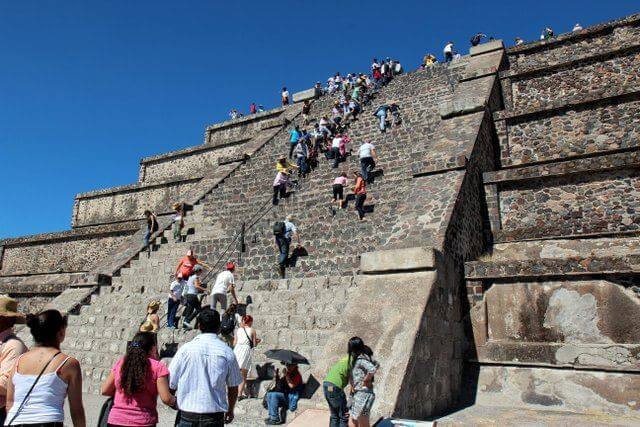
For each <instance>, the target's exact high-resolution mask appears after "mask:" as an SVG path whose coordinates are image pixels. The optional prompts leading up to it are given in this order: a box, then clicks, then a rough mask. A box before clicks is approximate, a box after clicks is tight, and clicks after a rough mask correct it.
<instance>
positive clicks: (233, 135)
mask: <svg viewBox="0 0 640 427" xmlns="http://www.w3.org/2000/svg"><path fill="white" fill-rule="evenodd" d="M284 111H285V108H283V107H280V108H275V109H272V110H269V111H265V112H262V113H258V114H253V115H249V116H245V117H242V118H239V119H235V120H227V121H224V122H221V123H218V124H215V125H211V126H207V128H206V129H205V132H204V144H210V145H225V144H227V143H228V142H229V141H236V140H239V139H245V138H252V137H253V136H255V134H256V133H258V132H259V131H261V130H264V129H269V128H272V127H277V126H281V125H282V120H281V117H280V116H281V115H282V113H283V112H284Z"/></svg>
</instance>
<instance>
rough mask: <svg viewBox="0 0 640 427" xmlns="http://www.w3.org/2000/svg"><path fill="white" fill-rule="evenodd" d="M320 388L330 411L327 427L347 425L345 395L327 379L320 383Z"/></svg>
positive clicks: (344, 426)
mask: <svg viewBox="0 0 640 427" xmlns="http://www.w3.org/2000/svg"><path fill="white" fill-rule="evenodd" d="M322 388H323V389H324V398H325V399H327V403H328V404H329V411H330V412H331V416H330V418H329V427H347V423H348V421H349V417H348V416H347V396H346V395H345V394H344V391H342V389H341V388H339V387H336V386H335V385H333V384H331V383H330V382H327V381H325V382H324V383H323V384H322Z"/></svg>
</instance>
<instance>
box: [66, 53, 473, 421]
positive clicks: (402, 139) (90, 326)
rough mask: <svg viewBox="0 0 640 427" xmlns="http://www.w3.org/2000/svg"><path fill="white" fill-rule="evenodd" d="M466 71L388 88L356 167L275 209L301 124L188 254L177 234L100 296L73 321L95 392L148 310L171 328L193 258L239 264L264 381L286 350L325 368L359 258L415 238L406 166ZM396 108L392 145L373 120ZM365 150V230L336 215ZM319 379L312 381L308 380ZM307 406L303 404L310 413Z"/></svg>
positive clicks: (172, 337)
mask: <svg viewBox="0 0 640 427" xmlns="http://www.w3.org/2000/svg"><path fill="white" fill-rule="evenodd" d="M463 69H464V63H461V64H459V65H458V67H451V68H449V67H445V66H440V67H434V68H433V69H429V70H424V71H418V72H415V73H410V74H408V75H404V76H400V77H398V78H396V79H395V80H394V81H392V82H391V83H390V84H389V85H388V86H386V87H384V88H382V89H381V90H380V93H378V94H377V95H376V97H375V98H374V100H373V101H372V102H371V104H370V105H367V106H365V108H364V111H363V113H362V115H361V116H360V118H359V119H358V120H357V121H355V122H354V123H353V124H351V126H350V128H349V131H348V133H349V135H350V136H351V137H352V139H353V141H354V145H353V146H352V147H350V148H351V149H352V150H353V152H354V155H351V156H348V157H347V160H346V161H345V163H343V164H341V165H340V167H339V168H338V169H332V168H331V167H330V162H328V161H326V160H325V159H324V158H322V157H321V158H320V159H319V160H320V164H319V166H318V168H317V169H315V170H314V171H312V172H311V173H310V175H309V177H307V178H306V179H304V180H300V182H299V185H298V187H297V188H296V189H295V191H294V192H293V193H292V194H291V196H290V197H289V198H287V199H285V200H284V201H283V202H282V203H281V204H280V205H278V206H275V207H274V206H271V203H270V200H271V183H272V181H273V176H274V175H275V167H274V166H275V162H276V159H277V158H278V157H280V156H281V155H282V154H283V153H286V152H287V151H288V145H289V143H288V130H290V129H292V127H293V126H295V125H296V124H297V123H298V120H299V119H298V118H295V119H294V120H293V122H292V123H291V124H290V125H289V126H287V127H286V128H284V129H283V130H282V131H281V132H280V133H279V135H278V136H277V137H276V138H274V139H273V140H272V141H271V142H269V143H268V144H266V145H265V146H264V147H263V148H262V149H261V150H260V151H259V152H257V153H256V154H254V155H253V156H252V157H251V158H250V159H248V160H247V161H246V163H245V164H244V165H243V166H242V167H240V168H239V169H237V170H236V171H235V172H234V173H233V174H232V175H231V176H229V177H228V178H227V179H225V181H224V182H223V183H222V184H220V185H218V186H217V188H216V189H215V190H214V191H212V192H211V193H210V194H208V195H207V196H206V197H205V198H204V199H202V201H201V202H200V203H198V204H196V205H195V206H194V210H193V212H191V213H190V214H189V215H188V216H187V217H186V221H187V225H186V228H188V229H189V230H190V231H189V234H188V235H187V237H186V240H185V241H184V242H180V243H175V242H173V241H172V239H171V234H172V232H171V229H167V230H166V231H165V232H164V234H163V235H162V236H160V237H159V238H158V239H156V242H155V244H154V246H153V249H154V250H153V251H152V252H151V254H150V256H147V255H146V253H141V254H140V255H139V256H138V257H137V258H136V259H133V260H132V261H130V262H129V263H128V265H127V266H125V267H124V268H122V269H121V270H120V273H119V275H118V276H116V277H113V279H112V285H111V287H108V288H104V287H103V288H100V289H99V290H98V292H97V293H95V294H94V295H92V296H91V301H90V303H89V304H87V305H85V306H83V307H81V309H80V312H79V314H78V315H76V316H71V318H70V330H69V334H68V336H69V339H68V340H67V341H66V342H65V349H66V350H67V351H69V352H70V353H71V354H74V355H76V357H78V358H79V360H80V362H81V364H82V366H83V372H84V377H85V382H84V389H85V391H86V392H90V393H96V392H97V391H98V389H99V385H100V382H101V381H102V380H103V379H104V378H105V377H106V375H107V373H108V371H109V369H110V368H111V366H112V365H113V363H114V362H115V360H117V358H118V357H120V356H121V355H122V354H123V353H124V351H125V348H126V342H127V340H128V339H130V337H131V336H132V335H133V334H134V333H135V331H136V330H137V328H138V326H139V324H140V322H141V321H142V318H143V317H144V309H145V307H146V305H147V303H148V302H149V301H151V300H153V299H158V300H160V301H161V302H162V303H163V308H162V310H161V313H160V314H161V316H162V318H163V322H164V310H165V306H164V303H165V301H166V297H167V290H168V285H169V283H170V281H171V280H172V275H173V272H174V269H175V265H176V263H177V260H178V259H179V258H180V257H182V256H184V253H185V252H186V250H187V249H194V250H195V251H196V253H197V254H198V256H199V257H201V258H202V259H204V260H205V261H207V262H208V263H210V264H213V265H215V266H216V267H217V269H219V268H220V266H221V265H222V263H223V262H225V261H226V260H228V259H234V260H236V261H238V263H239V268H238V278H239V284H238V292H239V295H240V297H241V299H243V300H246V299H247V297H249V296H250V297H251V298H250V299H251V301H252V304H250V305H248V306H247V307H246V310H247V312H248V313H250V314H252V315H253V316H254V317H255V319H256V320H255V327H256V329H257V330H258V331H259V335H260V337H261V338H262V339H263V343H262V344H261V346H260V347H258V350H257V351H256V353H255V359H254V364H255V365H258V366H260V369H261V370H262V369H264V367H265V365H267V364H268V363H269V361H268V360H266V358H265V357H264V355H263V354H262V352H263V351H264V350H267V349H269V348H277V347H285V348H292V349H294V350H297V351H300V352H301V353H302V354H305V355H306V356H307V357H308V358H309V359H310V360H311V361H312V362H314V361H318V360H319V359H320V358H321V357H322V354H323V352H324V349H325V347H326V344H327V341H328V340H329V339H330V337H331V335H332V330H333V328H334V327H335V326H336V324H337V322H339V320H340V318H341V315H342V312H343V309H344V307H345V302H346V301H348V300H349V298H350V295H351V293H353V292H354V290H355V289H357V287H358V280H357V277H354V274H355V273H357V272H358V269H359V265H360V259H359V258H360V254H361V253H364V252H369V251H374V250H376V249H378V248H382V247H384V246H385V245H388V244H390V243H391V242H396V241H398V240H402V238H403V237H402V236H406V235H407V233H409V231H408V230H407V229H406V227H404V226H402V224H401V222H400V220H399V218H398V215H401V214H404V213H406V210H408V209H409V210H410V209H412V205H413V200H412V195H411V193H410V192H407V191H406V189H407V188H408V187H410V186H411V175H410V173H409V169H408V163H407V162H408V161H409V160H410V159H412V157H413V156H417V155H424V154H425V153H426V152H427V150H428V148H429V145H430V143H431V141H432V140H433V138H434V134H435V127H436V125H437V123H438V122H439V120H440V118H439V113H438V109H437V105H438V103H440V102H443V101H447V100H449V99H450V98H451V97H452V94H453V90H454V88H455V85H456V84H457V81H458V79H459V76H460V73H461V72H462V70H463ZM333 100H334V99H333V98H331V97H323V98H321V99H320V100H318V101H316V102H315V103H314V104H313V110H312V114H313V115H314V116H315V117H320V116H321V115H324V114H328V112H329V111H330V108H331V105H332V103H333ZM392 100H394V101H397V102H398V103H399V104H400V105H401V108H403V112H402V113H403V114H402V115H403V123H402V125H401V126H400V127H397V128H391V129H390V130H389V131H388V132H387V133H386V134H382V135H381V134H380V133H379V130H378V127H377V119H376V118H375V117H373V116H372V112H373V111H374V110H375V108H376V107H377V106H378V105H380V104H381V103H383V102H389V101H392ZM363 139H367V140H372V141H373V142H374V144H375V145H376V147H377V151H378V155H379V161H378V165H377V167H376V170H378V171H381V172H378V173H377V174H376V178H375V182H374V183H372V184H371V185H370V186H369V194H370V201H369V202H368V203H367V205H373V207H374V209H373V212H372V213H370V214H369V215H368V217H367V221H359V220H358V219H357V215H356V214H355V212H352V210H353V207H352V202H351V203H350V204H349V208H348V210H345V211H339V212H337V213H336V215H335V216H334V215H333V214H332V212H331V210H330V209H329V207H330V202H329V200H330V188H331V183H332V180H333V178H334V177H335V176H336V174H337V173H339V172H340V171H342V170H349V171H353V170H359V160H358V158H357V155H356V154H355V153H357V147H358V145H359V144H358V143H359V142H360V141H362V140H363ZM289 213H293V214H294V215H295V216H296V222H297V223H298V224H299V226H300V229H301V233H302V236H303V237H302V238H303V244H304V246H305V248H306V249H307V250H308V252H309V256H308V257H305V258H301V259H300V260H299V262H298V264H297V266H296V267H294V268H291V269H289V271H288V277H290V278H288V279H285V280H280V279H275V277H276V275H275V270H274V269H273V264H274V262H275V256H274V250H273V248H272V244H273V236H272V234H271V228H272V223H273V221H274V220H275V219H279V218H283V217H284V216H285V215H286V214H289ZM243 222H244V223H245V224H247V225H248V224H250V225H251V226H250V227H248V228H246V230H245V232H246V235H245V244H246V251H245V252H244V253H241V254H240V253H239V252H238V250H237V243H238V242H237V234H238V231H239V229H240V226H241V224H242V223H243ZM399 224H400V225H399ZM398 227H400V229H398ZM336 248H339V251H337V252H336ZM213 277H214V276H213V275H212V276H211V277H208V278H207V279H208V280H213ZM163 326H164V323H163ZM195 333H196V332H193V331H190V332H185V331H182V330H169V329H166V328H162V329H161V331H160V333H159V340H160V342H161V345H165V346H166V345H169V346H170V347H171V346H175V345H179V344H180V343H183V342H186V341H188V340H189V339H191V338H192V337H193V336H194V334H195ZM173 348H175V347H173ZM263 373H264V371H263V372H262V374H263ZM309 375H310V371H307V370H306V369H305V377H306V378H307V379H308V378H309V377H308V376H309ZM316 380H317V381H320V380H321V378H316ZM305 404H306V402H304V401H303V402H302V404H301V406H302V407H304V406H305ZM309 404H310V405H313V404H312V403H309ZM252 405H253V406H255V405H256V402H255V401H253V400H249V401H245V402H242V403H241V404H240V405H239V413H240V414H241V415H242V417H244V419H245V421H244V422H246V423H247V425H255V423H256V422H257V418H255V417H256V416H258V417H259V416H261V415H260V413H255V412H256V411H255V408H254V409H252V408H253V406H252Z"/></svg>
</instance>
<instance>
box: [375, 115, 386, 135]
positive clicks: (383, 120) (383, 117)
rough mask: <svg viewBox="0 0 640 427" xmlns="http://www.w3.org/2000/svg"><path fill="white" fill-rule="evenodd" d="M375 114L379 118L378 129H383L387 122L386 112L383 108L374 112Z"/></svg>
mask: <svg viewBox="0 0 640 427" xmlns="http://www.w3.org/2000/svg"><path fill="white" fill-rule="evenodd" d="M376 116H378V118H379V119H380V130H381V131H384V130H385V128H386V127H387V122H386V118H387V112H386V111H384V110H380V111H378V112H377V113H376Z"/></svg>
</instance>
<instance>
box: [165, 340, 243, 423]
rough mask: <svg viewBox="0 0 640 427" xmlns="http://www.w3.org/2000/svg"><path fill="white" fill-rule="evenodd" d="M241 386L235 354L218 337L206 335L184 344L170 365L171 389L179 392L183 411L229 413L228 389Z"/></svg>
mask: <svg viewBox="0 0 640 427" xmlns="http://www.w3.org/2000/svg"><path fill="white" fill-rule="evenodd" d="M241 382H242V376H241V375H240V368H239V367H238V362H237V361H236V357H235V355H234V354H233V350H231V348H230V347H229V346H228V345H227V344H225V343H224V342H222V341H221V340H220V339H219V338H218V336H217V335H216V334H211V333H203V334H200V335H198V336H197V337H195V338H194V339H193V340H191V341H190V342H188V343H186V344H184V345H183V346H182V347H180V348H179V349H178V352H177V353H176V355H175V357H174V358H173V360H172V361H171V364H170V365H169V387H170V388H172V389H174V390H177V392H176V397H177V399H178V408H180V410H182V411H187V412H193V413H196V414H211V413H214V412H227V410H228V408H229V405H228V404H227V387H235V386H238V385H239V384H240V383H241Z"/></svg>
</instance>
